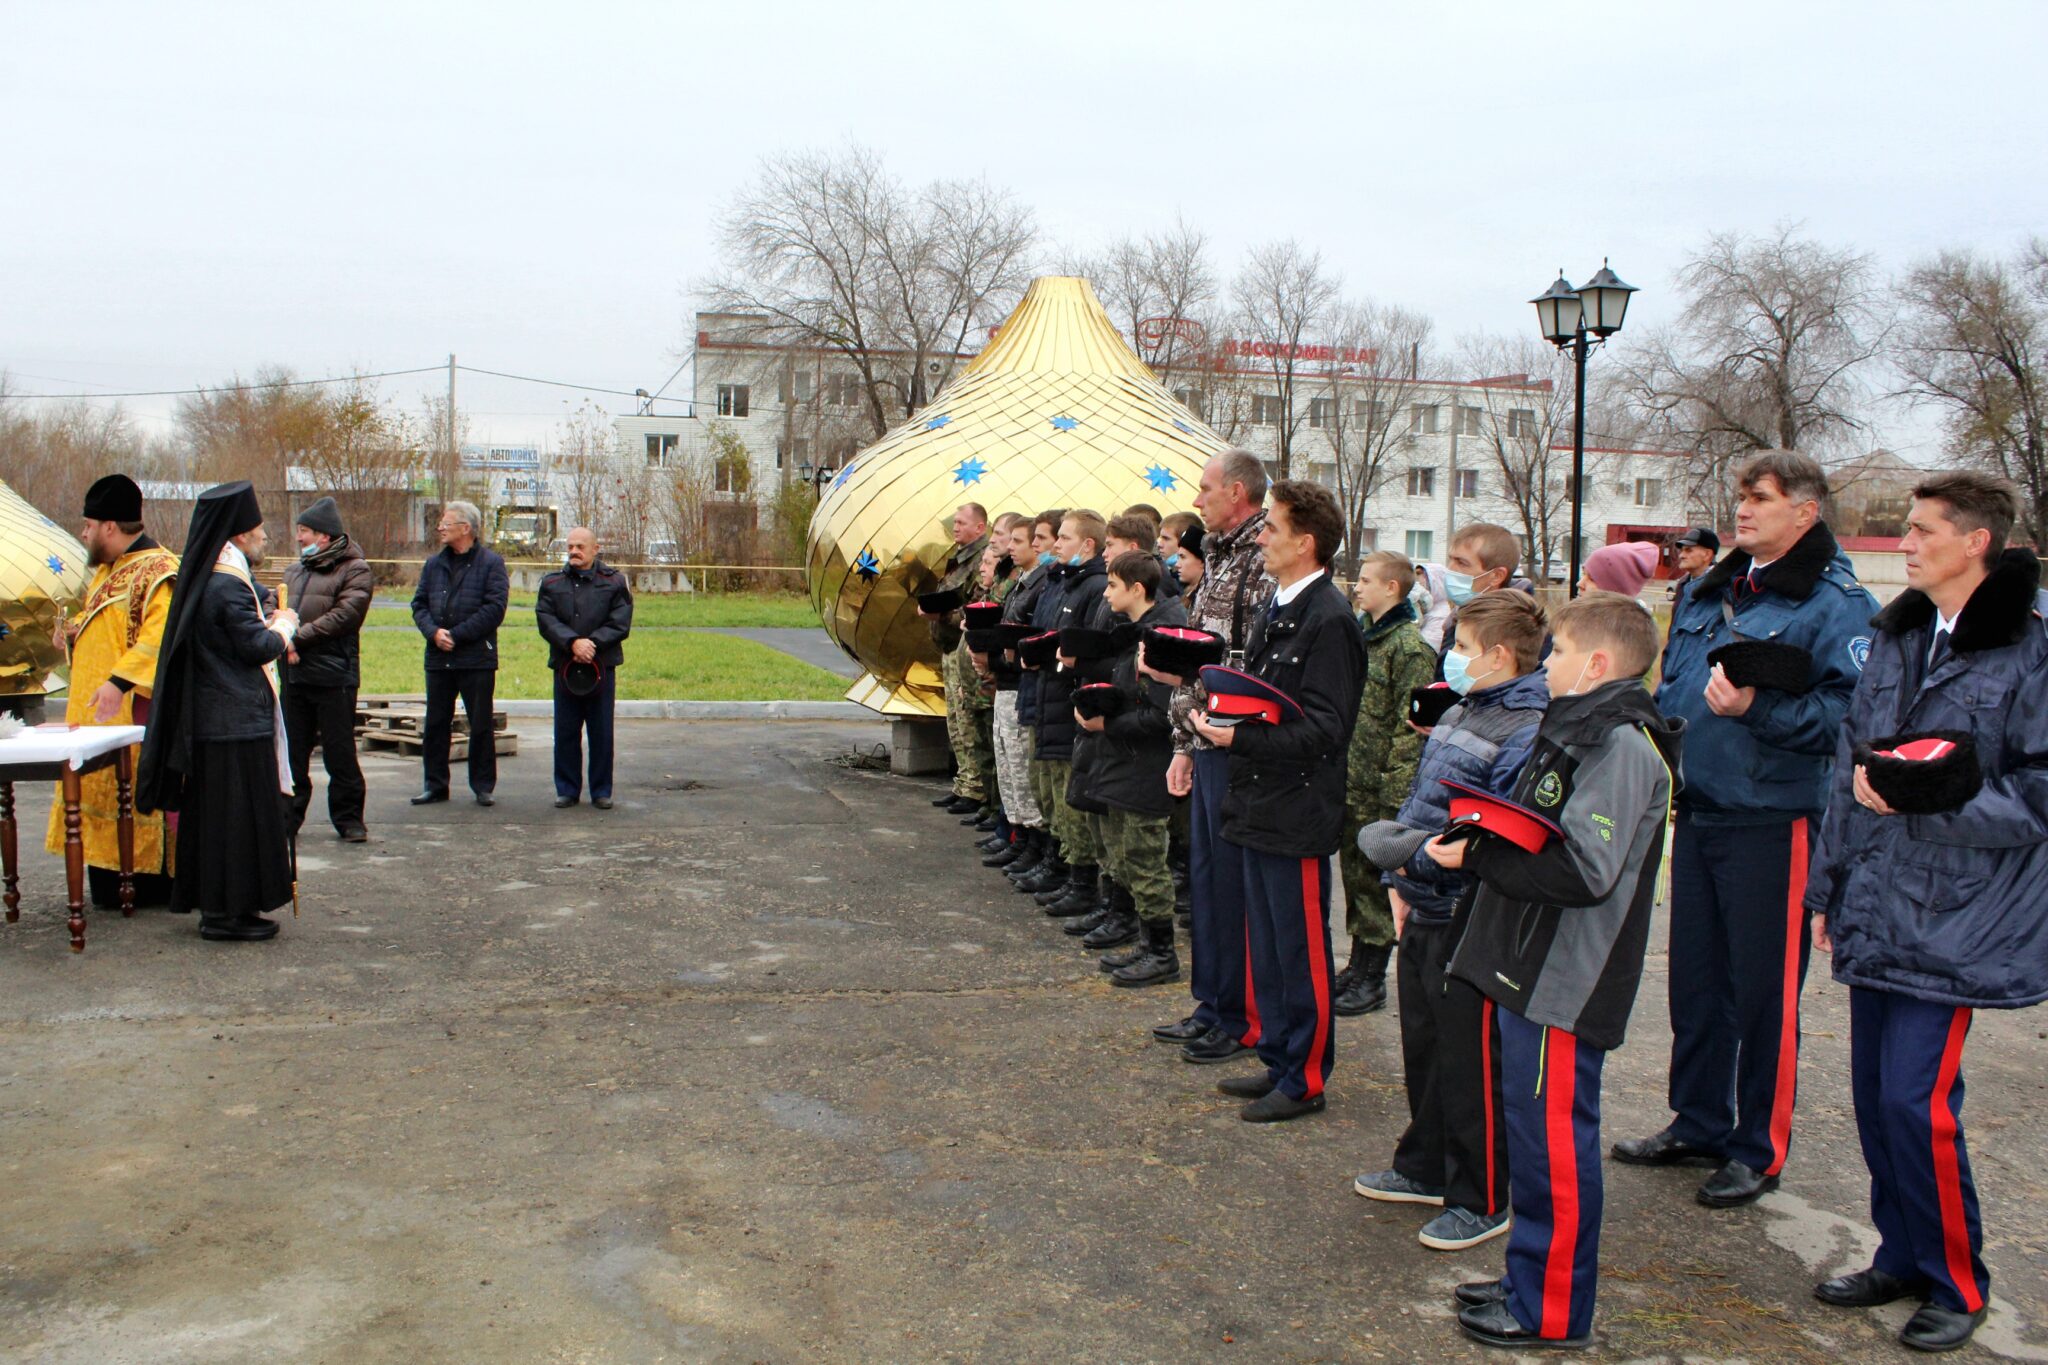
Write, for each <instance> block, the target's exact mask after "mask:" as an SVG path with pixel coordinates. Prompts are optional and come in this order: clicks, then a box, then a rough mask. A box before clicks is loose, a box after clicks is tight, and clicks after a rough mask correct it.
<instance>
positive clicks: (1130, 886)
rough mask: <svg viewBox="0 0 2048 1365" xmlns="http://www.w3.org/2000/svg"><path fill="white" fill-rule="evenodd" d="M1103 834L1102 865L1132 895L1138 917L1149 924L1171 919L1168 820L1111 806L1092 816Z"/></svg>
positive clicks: (1171, 886)
mask: <svg viewBox="0 0 2048 1365" xmlns="http://www.w3.org/2000/svg"><path fill="white" fill-rule="evenodd" d="M1095 820H1096V826H1097V828H1099V829H1100V830H1101V832H1102V843H1103V849H1104V854H1105V856H1104V859H1103V866H1104V867H1106V868H1107V869H1108V870H1109V873H1110V875H1111V876H1112V877H1114V878H1116V884H1117V885H1118V886H1121V887H1122V888H1123V889H1124V890H1126V891H1128V892H1130V893H1131V900H1132V901H1134V902H1135V903H1136V904H1137V907H1138V918H1139V919H1141V920H1145V921H1147V922H1148V923H1150V922H1157V921H1160V920H1167V921H1171V920H1172V919H1173V873H1172V872H1171V871H1169V870H1168V868H1167V865H1166V842H1167V819H1166V817H1165V816H1163V815H1136V814H1133V813H1132V812H1130V811H1126V810H1117V809H1115V808H1114V807H1112V808H1111V809H1110V811H1109V813H1108V814H1106V815H1098V816H1096V817H1095Z"/></svg>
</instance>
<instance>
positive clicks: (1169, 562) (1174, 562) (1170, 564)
mask: <svg viewBox="0 0 2048 1365" xmlns="http://www.w3.org/2000/svg"><path fill="white" fill-rule="evenodd" d="M1166 567H1167V568H1169V569H1178V568H1179V567H1180V556H1179V555H1178V554H1170V555H1168V556H1167V557H1166Z"/></svg>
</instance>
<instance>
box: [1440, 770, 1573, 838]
mask: <svg viewBox="0 0 2048 1365" xmlns="http://www.w3.org/2000/svg"><path fill="white" fill-rule="evenodd" d="M1437 780H1438V781H1439V782H1441V783H1443V784H1444V785H1445V786H1446V787H1449V788H1450V789H1451V823H1450V827H1449V828H1448V829H1446V830H1445V831H1444V832H1445V833H1446V834H1457V833H1460V832H1462V831H1465V830H1470V831H1472V832H1473V833H1475V834H1480V833H1484V834H1498V835H1499V836H1500V837H1501V838H1503V839H1505V840H1507V841H1508V842H1509V843H1511V844H1513V845H1514V846H1515V847H1516V848H1519V849H1521V850H1522V851H1523V852H1524V853H1539V852H1541V851H1542V849H1543V846H1544V845H1545V844H1547V843H1549V842H1550V841H1551V840H1552V839H1562V838H1564V827H1563V826H1562V825H1560V824H1558V823H1557V821H1555V820H1553V819H1551V818H1550V817H1549V816H1547V815H1544V814H1542V813H1541V812H1538V811H1534V810H1531V809H1530V808H1529V807H1527V806H1524V805H1521V804H1520V803H1518V802H1514V801H1508V800H1504V799H1502V798H1501V797H1498V796H1495V795H1494V794H1493V793H1492V792H1489V791H1481V790H1480V789H1479V788H1478V787H1468V786H1466V785H1465V784H1464V783H1463V782H1453V781H1452V780H1451V779H1450V778H1448V777H1441V778H1438V779H1437Z"/></svg>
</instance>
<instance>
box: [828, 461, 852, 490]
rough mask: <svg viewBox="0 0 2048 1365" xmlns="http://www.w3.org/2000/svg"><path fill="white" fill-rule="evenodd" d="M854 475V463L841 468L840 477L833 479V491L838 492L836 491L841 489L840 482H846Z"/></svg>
mask: <svg viewBox="0 0 2048 1365" xmlns="http://www.w3.org/2000/svg"><path fill="white" fill-rule="evenodd" d="M852 477H853V466H852V465H848V466H847V467H846V468H844V469H842V470H840V471H839V477H838V478H836V479H834V480H832V491H833V492H835V493H836V492H838V491H839V485H840V484H842V483H845V482H846V481H847V480H848V479H850V478H852Z"/></svg>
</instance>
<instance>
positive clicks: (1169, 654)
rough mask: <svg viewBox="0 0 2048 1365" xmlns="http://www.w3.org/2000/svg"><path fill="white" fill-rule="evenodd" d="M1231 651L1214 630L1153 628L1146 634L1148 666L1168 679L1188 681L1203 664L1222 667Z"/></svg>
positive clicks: (1189, 627) (1178, 627)
mask: <svg viewBox="0 0 2048 1365" xmlns="http://www.w3.org/2000/svg"><path fill="white" fill-rule="evenodd" d="M1229 652H1230V647H1229V644H1228V642H1227V641H1225V640H1224V638H1223V637H1222V636H1221V635H1218V634H1217V633H1216V632H1215V631H1213V630H1198V629H1196V628H1195V627H1193V626H1150V627H1147V628H1146V631H1145V667H1147V668H1151V669H1156V670H1157V671H1158V672H1161V673H1164V674H1166V675H1168V676H1169V677H1174V678H1188V677H1193V676H1194V675H1195V674H1196V673H1198V672H1200V671H1201V669H1202V666H1203V665H1204V664H1220V663H1222V662H1223V660H1224V657H1225V656H1226V655H1228V654H1229Z"/></svg>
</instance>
